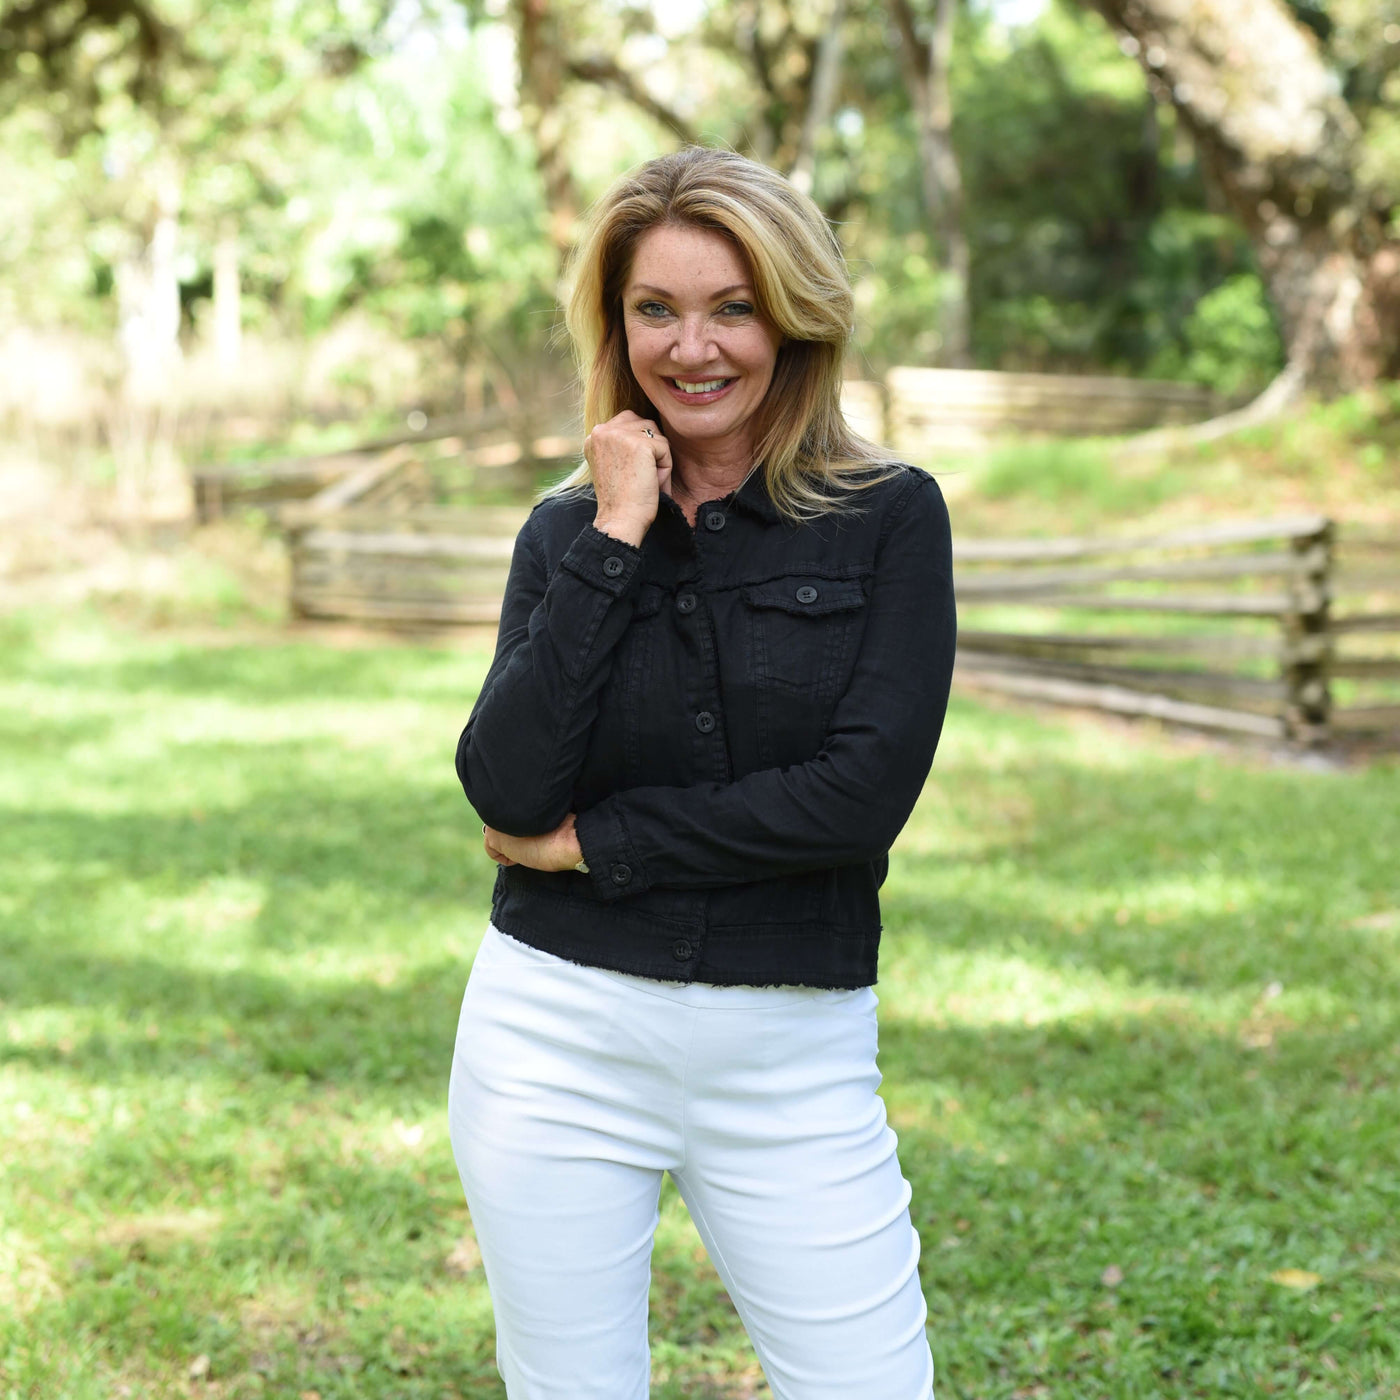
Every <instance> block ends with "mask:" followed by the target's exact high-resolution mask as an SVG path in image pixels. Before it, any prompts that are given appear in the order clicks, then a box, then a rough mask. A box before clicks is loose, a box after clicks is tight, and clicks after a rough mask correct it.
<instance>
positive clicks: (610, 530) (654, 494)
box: [583, 409, 672, 545]
mask: <svg viewBox="0 0 1400 1400" xmlns="http://www.w3.org/2000/svg"><path fill="white" fill-rule="evenodd" d="M583 455H584V456H585V457H586V458H587V459H588V465H589V467H590V468H591V469H592V472H593V490H594V492H595V494H596V495H597V497H598V513H597V515H596V517H595V518H594V521H593V524H594V527H595V528H596V529H599V530H601V531H602V532H603V533H604V534H605V535H611V536H612V537H613V538H614V539H615V540H625V541H626V542H627V543H628V544H632V545H640V544H641V542H642V540H643V539H645V538H646V533H647V531H648V530H649V529H650V528H651V522H652V521H653V520H655V519H656V511H657V507H658V505H659V504H660V500H661V493H662V492H663V491H665V492H666V493H667V494H668V495H669V494H670V489H671V466H672V463H671V444H670V443H668V442H667V441H666V439H665V438H664V437H663V436H662V433H661V429H660V427H659V426H658V425H657V424H656V423H655V422H654V421H653V420H652V419H650V418H642V417H639V416H638V415H637V414H635V413H633V412H632V411H631V409H624V410H623V411H622V412H621V413H619V414H617V415H616V416H615V417H613V418H609V419H608V421H607V422H606V423H599V424H598V426H597V427H596V428H594V429H593V431H592V432H591V433H589V435H588V436H587V437H586V438H585V439H584V442H583Z"/></svg>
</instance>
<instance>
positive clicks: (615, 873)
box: [612, 861, 632, 885]
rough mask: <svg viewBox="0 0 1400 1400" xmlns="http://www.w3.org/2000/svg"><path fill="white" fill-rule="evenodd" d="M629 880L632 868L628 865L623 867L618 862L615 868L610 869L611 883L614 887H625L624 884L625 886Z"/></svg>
mask: <svg viewBox="0 0 1400 1400" xmlns="http://www.w3.org/2000/svg"><path fill="white" fill-rule="evenodd" d="M631 878H632V867H631V866H630V865H623V864H622V862H621V861H619V862H618V863H617V864H616V865H615V866H613V868H612V882H613V884H615V885H625V884H627V883H628V882H629V881H630V880H631Z"/></svg>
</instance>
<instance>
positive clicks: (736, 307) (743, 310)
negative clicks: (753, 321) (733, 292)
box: [720, 301, 753, 316]
mask: <svg viewBox="0 0 1400 1400" xmlns="http://www.w3.org/2000/svg"><path fill="white" fill-rule="evenodd" d="M720 312H721V314H722V315H725V316H752V315H753V307H752V306H750V305H749V303H748V302H746V301H727V302H725V303H724V305H723V306H722V307H720Z"/></svg>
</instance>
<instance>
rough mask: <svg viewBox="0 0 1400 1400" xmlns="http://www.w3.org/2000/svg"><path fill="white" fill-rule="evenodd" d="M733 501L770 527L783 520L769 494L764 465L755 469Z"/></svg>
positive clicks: (734, 495)
mask: <svg viewBox="0 0 1400 1400" xmlns="http://www.w3.org/2000/svg"><path fill="white" fill-rule="evenodd" d="M731 499H732V500H733V502H734V504H735V505H737V506H740V507H742V508H743V509H744V510H746V511H748V512H750V513H751V514H753V515H756V516H758V518H759V519H760V520H762V521H764V522H765V523H766V524H768V525H776V524H777V523H778V521H779V519H780V518H781V517H780V516H779V515H778V508H777V506H775V505H774V504H773V498H772V497H771V496H770V495H769V494H768V481H767V477H766V476H765V474H764V471H763V467H762V465H759V466H757V467H755V468H754V469H753V471H752V472H751V473H750V474H749V476H748V477H747V479H746V480H745V481H744V484H743V485H742V486H741V487H740V488H739V489H738V490H737V491H736V492H735V493H734V494H733V496H732V497H731Z"/></svg>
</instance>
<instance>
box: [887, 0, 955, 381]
mask: <svg viewBox="0 0 1400 1400" xmlns="http://www.w3.org/2000/svg"><path fill="white" fill-rule="evenodd" d="M889 10H890V16H891V18H892V19H893V20H894V25H895V29H896V30H897V31H898V34H899V45H898V48H899V56H900V61H901V65H902V67H903V70H904V81H905V85H906V87H907V88H908V90H909V101H910V103H911V104H912V105H913V108H914V116H915V120H916V122H917V126H918V133H919V173H920V175H921V177H922V187H923V192H924V206H925V209H926V210H927V213H928V218H929V222H930V223H931V224H932V226H933V233H934V241H935V243H936V244H937V245H938V248H939V251H940V252H941V253H942V256H943V263H944V273H945V281H946V291H945V294H944V300H943V317H942V320H943V325H942V328H941V329H942V336H943V345H942V353H941V355H940V358H941V360H942V361H943V363H944V364H948V365H967V364H970V363H971V360H972V315H971V309H970V307H969V301H968V295H969V294H968V286H969V282H970V280H971V275H972V251H971V248H970V246H969V244H968V240H967V230H966V226H965V206H964V199H963V181H962V169H961V167H960V166H959V164H958V154H957V151H956V149H955V148H954V146H953V101H952V88H951V85H950V74H951V72H952V62H953V28H954V22H955V20H956V18H957V11H958V5H957V0H935V3H934V11H933V20H932V24H931V25H930V32H929V37H928V38H927V39H923V38H921V37H920V36H919V32H918V26H917V23H916V20H915V15H914V11H913V9H912V7H911V6H910V3H909V0H889Z"/></svg>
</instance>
